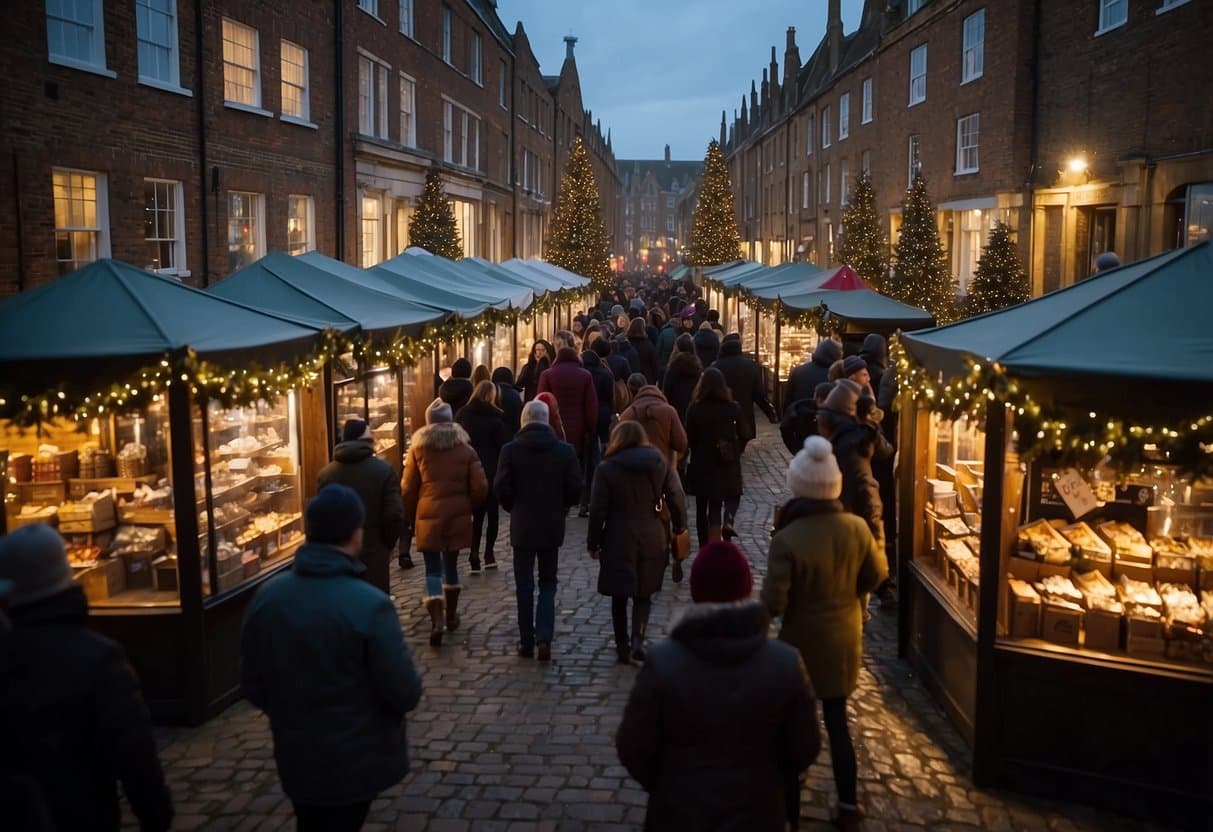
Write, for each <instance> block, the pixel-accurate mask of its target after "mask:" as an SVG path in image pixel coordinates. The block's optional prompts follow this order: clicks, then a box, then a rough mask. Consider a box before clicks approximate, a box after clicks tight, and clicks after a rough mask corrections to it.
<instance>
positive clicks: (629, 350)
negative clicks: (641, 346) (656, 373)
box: [615, 329, 647, 378]
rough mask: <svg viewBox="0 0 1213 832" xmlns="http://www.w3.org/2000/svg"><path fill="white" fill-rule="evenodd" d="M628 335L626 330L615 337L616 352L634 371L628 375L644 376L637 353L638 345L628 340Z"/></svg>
mask: <svg viewBox="0 0 1213 832" xmlns="http://www.w3.org/2000/svg"><path fill="white" fill-rule="evenodd" d="M626 333H627V330H626V329H624V330H622V331H620V332H619V333H618V334H617V335H616V336H615V352H617V353H619V354H620V355H622V356H623V357H624V358H625V359H626V360H627V362H628V366H629V367H631V368H632V371H631V372H630V373H628V375H631V374H632V373H642V374H643V372H644V370H643V369H642V368H641V366H640V353H638V352H637V351H636V345H635V344H634V343H633V342H632V341H630V340H629V339H628V336H627V334H626ZM646 378H647V376H646Z"/></svg>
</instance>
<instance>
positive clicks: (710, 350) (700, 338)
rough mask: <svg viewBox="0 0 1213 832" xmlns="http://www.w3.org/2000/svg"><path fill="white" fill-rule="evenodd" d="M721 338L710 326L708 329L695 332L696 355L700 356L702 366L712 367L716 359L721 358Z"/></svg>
mask: <svg viewBox="0 0 1213 832" xmlns="http://www.w3.org/2000/svg"><path fill="white" fill-rule="evenodd" d="M721 337H722V336H720V335H717V334H716V330H714V329H712V328H711V327H710V326H709V327H706V328H705V327H700V328H699V329H698V330H696V331H695V354H696V355H698V356H699V363H700V364H702V365H703V366H705V367H711V366H712V364H713V363H714V362H715V361H716V359H717V358H719V357H720V339H721Z"/></svg>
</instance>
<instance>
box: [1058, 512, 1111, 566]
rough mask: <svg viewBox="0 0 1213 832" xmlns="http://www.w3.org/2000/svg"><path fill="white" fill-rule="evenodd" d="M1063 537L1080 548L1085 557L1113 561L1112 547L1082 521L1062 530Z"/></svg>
mask: <svg viewBox="0 0 1213 832" xmlns="http://www.w3.org/2000/svg"><path fill="white" fill-rule="evenodd" d="M1060 531H1061V536H1062V537H1064V538H1065V539H1066V540H1068V541H1070V543H1072V544H1073V545H1075V546H1077V547H1078V550H1079V551H1080V552H1082V554H1083V557H1085V558H1087V559H1088V560H1095V561H1109V562H1110V561H1111V560H1112V547H1111V546H1109V545H1108V544H1107V543H1106V542H1104V540H1103V539H1102V538H1100V536H1099V535H1097V534H1095V532H1094V531H1092V530H1091V527H1090V526H1088V525H1087V524H1086V523H1083V522H1082V521H1081V520H1080V521H1079V522H1077V523H1074V524H1073V525H1070V526H1066V527H1065V528H1063V529H1061V530H1060Z"/></svg>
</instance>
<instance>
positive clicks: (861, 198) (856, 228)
mask: <svg viewBox="0 0 1213 832" xmlns="http://www.w3.org/2000/svg"><path fill="white" fill-rule="evenodd" d="M888 250H889V241H888V239H886V238H885V235H884V231H883V230H882V229H881V227H880V217H878V216H877V215H876V189H875V188H873V187H872V179H871V177H870V176H868V175H867V174H866V173H861V174H860V175H859V178H858V179H856V180H855V190H854V191H853V192H852V193H851V203H850V204H849V205H848V206H847V207H846V208H845V209H844V210H843V212H842V246H841V247H840V248H839V250H838V256H839V257H841V258H842V262H844V263H846V264H847V265H848V266H850V267H851V268H852V269H854V270H855V273H856V274H858V275H859V276H860V277H862V278H863V279H864V280H866V281H867V282H868V284H869V285H871V287H872V288H873V289H875V290H876V291H878V292H880V291H883V290H884V285H885V283H886V282H888V279H889V255H888Z"/></svg>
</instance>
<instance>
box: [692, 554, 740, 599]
mask: <svg viewBox="0 0 1213 832" xmlns="http://www.w3.org/2000/svg"><path fill="white" fill-rule="evenodd" d="M753 589H754V576H753V575H752V574H751V573H750V562H749V561H748V560H747V559H746V556H745V555H744V554H743V553H742V551H741V550H740V549H738V548H737V547H736V546H734V545H733V544H732V543H730V542H729V541H727V540H718V541H716V542H714V543H709V544H708V545H706V546H704V547H703V548H702V549H700V550H699V554H697V555H695V562H694V563H692V564H691V599H692V600H693V601H695V603H697V604H711V603H728V602H731V601H743V600H745V599H746V598H749V597H750V593H751V592H752V591H753Z"/></svg>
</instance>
